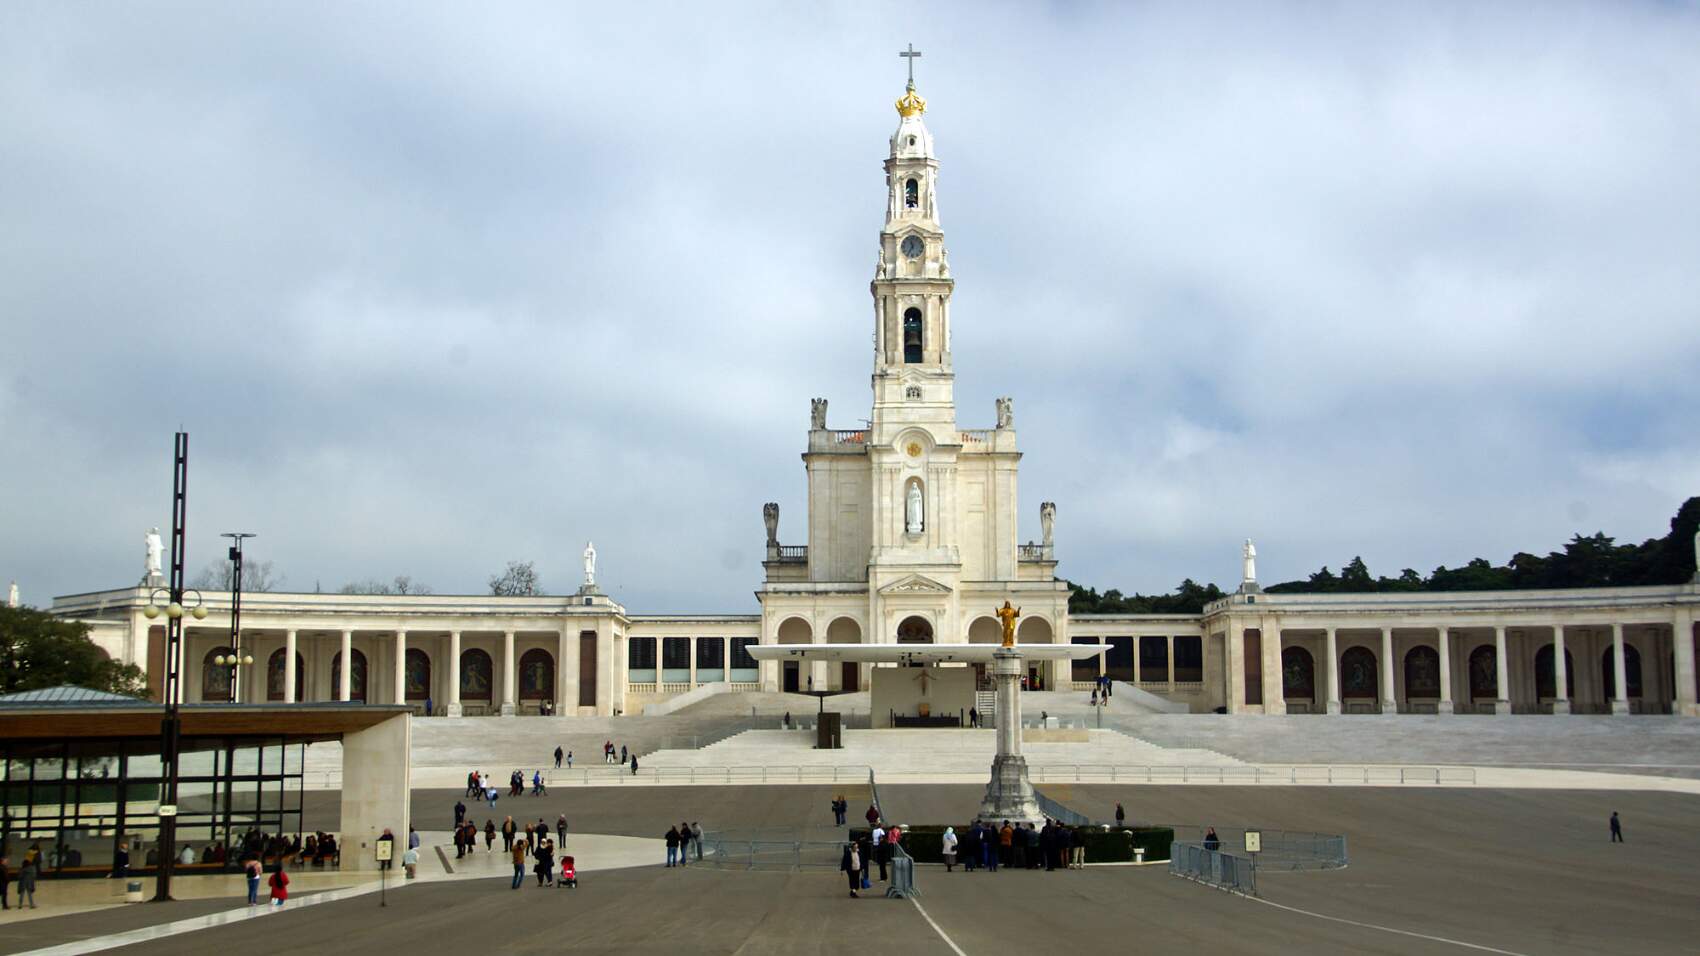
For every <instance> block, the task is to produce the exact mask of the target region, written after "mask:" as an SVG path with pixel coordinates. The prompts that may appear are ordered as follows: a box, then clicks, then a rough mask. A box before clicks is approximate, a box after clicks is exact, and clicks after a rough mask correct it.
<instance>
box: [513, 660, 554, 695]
mask: <svg viewBox="0 0 1700 956" xmlns="http://www.w3.org/2000/svg"><path fill="white" fill-rule="evenodd" d="M519 699H520V700H554V699H555V655H553V654H551V653H549V652H548V651H546V650H544V649H543V648H541V647H534V648H532V649H531V650H529V651H526V652H525V653H524V654H521V655H520V657H519Z"/></svg>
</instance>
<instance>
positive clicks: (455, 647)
mask: <svg viewBox="0 0 1700 956" xmlns="http://www.w3.org/2000/svg"><path fill="white" fill-rule="evenodd" d="M464 712H465V711H463V710H462V709H461V706H460V632H459V631H450V632H449V709H448V715H449V716H450V717H459V716H460V715H461V714H462V713H464Z"/></svg>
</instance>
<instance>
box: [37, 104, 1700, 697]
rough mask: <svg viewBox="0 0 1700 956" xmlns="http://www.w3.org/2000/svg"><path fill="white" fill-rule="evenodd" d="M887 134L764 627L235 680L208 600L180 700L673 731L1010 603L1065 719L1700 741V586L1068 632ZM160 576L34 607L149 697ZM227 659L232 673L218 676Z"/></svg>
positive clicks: (159, 648)
mask: <svg viewBox="0 0 1700 956" xmlns="http://www.w3.org/2000/svg"><path fill="white" fill-rule="evenodd" d="M896 106H897V113H898V123H897V128H896V130H895V131H894V132H893V133H892V135H891V139H890V143H889V151H888V153H887V158H886V161H885V171H886V175H885V186H886V197H885V214H884V225H883V226H882V228H881V229H880V231H879V236H878V245H879V252H878V260H877V265H876V267H875V270H874V276H873V280H872V282H871V283H870V291H871V293H872V298H873V310H872V317H873V330H872V333H873V334H872V340H873V355H872V359H873V368H872V374H871V378H870V381H871V384H872V411H871V415H870V416H869V417H868V418H867V421H868V422H869V424H868V425H867V426H866V427H863V428H852V429H834V428H831V427H829V425H830V421H829V417H828V409H827V403H826V402H825V400H822V399H815V400H814V402H813V408H812V413H811V417H810V422H809V430H808V434H807V444H806V446H805V448H804V451H803V461H804V464H805V473H806V481H807V491H808V494H807V507H808V514H807V516H806V525H805V534H806V537H805V538H804V540H803V542H802V543H796V544H785V543H783V541H782V531H781V529H782V524H781V521H780V514H779V508H778V506H777V505H775V504H771V503H770V504H768V505H765V506H764V507H763V509H762V518H763V521H764V523H765V525H766V534H767V540H766V549H765V559H764V560H763V562H762V569H763V574H762V578H761V581H760V584H759V587H758V589H757V592H756V593H757V597H758V599H759V601H760V604H761V610H760V613H759V614H724V615H688V616H686V615H659V614H642V613H638V612H635V611H631V610H628V609H627V608H625V607H622V606H621V605H619V604H618V603H616V602H614V601H613V600H612V599H611V598H610V597H608V596H607V595H606V594H605V593H604V592H603V591H602V590H601V589H600V588H599V587H598V585H597V583H596V577H595V569H594V563H593V556H591V557H588V558H587V561H586V574H585V581H584V584H583V586H582V587H580V588H578V590H577V591H576V593H574V594H572V595H566V596H547V597H493V596H455V595H435V594H431V595H347V594H284V593H259V594H245V595H243V596H242V599H241V601H242V603H241V631H240V642H239V643H240V650H241V654H240V655H236V654H233V653H232V648H231V643H232V642H231V622H230V612H231V601H230V596H229V595H222V594H210V593H209V594H204V595H199V596H198V597H197V600H198V601H199V602H200V604H199V605H198V606H197V610H198V611H200V612H203V614H204V616H197V617H195V618H194V619H193V620H191V621H185V627H184V629H183V631H184V635H185V638H184V645H183V648H182V655H183V658H182V660H181V661H180V666H181V667H182V671H183V673H184V675H185V681H184V687H183V694H184V695H185V697H186V698H187V699H189V700H193V701H229V700H236V701H244V702H265V701H280V702H298V701H363V702H372V703H386V704H390V703H395V704H405V705H408V706H411V707H412V708H413V709H414V710H415V711H416V712H417V713H420V714H422V715H424V714H428V715H431V716H450V717H458V716H477V715H518V714H540V713H541V714H562V715H587V716H588V715H618V714H636V713H665V712H669V711H670V710H671V709H673V708H676V707H678V706H681V705H683V704H685V703H689V702H692V701H695V700H698V699H701V698H703V697H705V696H708V695H712V694H721V693H734V694H735V693H739V692H748V691H757V690H765V691H793V692H797V691H807V690H842V691H856V690H863V689H866V688H867V685H868V683H869V672H868V668H870V667H873V666H877V665H873V664H868V663H856V662H854V661H849V660H845V661H838V662H825V661H814V662H803V661H796V660H766V661H761V662H759V663H758V662H757V661H756V660H755V659H754V658H753V657H752V656H751V655H750V654H749V652H748V649H749V647H750V646H751V645H753V644H762V645H769V644H820V643H826V644H858V643H889V644H906V643H908V644H948V643H987V644H990V643H996V642H998V641H999V639H1000V632H1001V629H1000V625H999V622H998V620H997V618H996V617H994V616H993V611H994V608H996V607H997V606H998V605H999V604H1000V603H1001V602H1003V601H1005V600H1008V601H1011V602H1013V603H1014V604H1015V605H1018V606H1019V607H1020V608H1021V618H1020V625H1019V634H1018V638H1017V639H1018V640H1019V642H1020V643H1022V644H1045V643H1078V644H1105V645H1108V647H1109V651H1108V652H1107V653H1105V654H1103V655H1101V656H1098V657H1091V658H1088V659H1085V660H1075V661H1064V660H1056V661H1032V662H1029V663H1030V669H1029V673H1028V674H1027V675H1026V677H1027V680H1026V683H1027V686H1029V687H1031V688H1042V689H1061V690H1068V689H1078V690H1080V691H1081V692H1082V693H1084V692H1086V690H1087V689H1088V688H1090V687H1092V686H1093V684H1094V682H1095V681H1096V680H1097V679H1098V678H1099V677H1101V676H1107V677H1109V678H1111V679H1112V680H1115V681H1119V682H1124V683H1125V685H1126V691H1125V693H1126V694H1127V695H1128V696H1130V697H1132V698H1133V699H1135V700H1137V701H1140V702H1142V703H1144V704H1145V705H1147V706H1148V707H1149V708H1150V709H1151V710H1152V711H1154V712H1158V711H1162V712H1192V713H1212V712H1225V713H1259V714H1283V713H1292V714H1298V713H1306V714H1321V715H1327V714H1346V715H1350V714H1393V713H1430V714H1480V715H1496V714H1511V713H1545V714H1555V715H1563V714H1570V713H1601V714H1623V715H1629V714H1636V713H1678V714H1684V715H1689V716H1700V709H1697V705H1696V687H1697V682H1696V670H1695V621H1696V616H1697V614H1700V581H1696V582H1691V583H1689V584H1686V585H1672V586H1660V587H1625V588H1598V589H1594V588H1590V589H1574V590H1538V591H1491V592H1479V593H1467V592H1446V593H1398V594H1385V593H1383V594H1313V595H1305V594H1291V593H1286V594H1266V593H1264V592H1263V591H1262V590H1261V589H1260V588H1259V586H1258V582H1257V575H1256V567H1255V558H1254V553H1253V550H1252V548H1251V545H1250V542H1246V544H1245V547H1244V553H1243V555H1242V560H1243V565H1242V572H1241V575H1240V578H1241V580H1240V584H1239V587H1238V588H1237V589H1236V590H1235V591H1234V593H1232V594H1231V595H1229V596H1228V597H1226V598H1224V599H1223V600H1221V601H1218V602H1216V603H1215V604H1213V605H1211V606H1209V607H1206V608H1205V609H1204V611H1203V613H1202V614H1197V615H1079V614H1076V615H1071V614H1070V613H1069V610H1068V597H1069V591H1068V586H1067V584H1066V583H1065V582H1064V581H1063V580H1061V579H1060V578H1058V576H1057V573H1056V572H1057V564H1058V558H1057V553H1056V548H1057V545H1056V543H1055V540H1054V530H1055V520H1056V517H1057V508H1056V506H1055V505H1053V504H1052V503H1050V502H1042V503H1040V504H1039V505H1038V516H1039V519H1040V527H1041V528H1042V530H1043V536H1042V540H1040V541H1037V542H1030V543H1025V544H1024V543H1020V542H1019V541H1018V539H1017V535H1016V527H1017V521H1016V518H1017V514H1018V500H1017V490H1018V482H1017V475H1018V471H1019V465H1020V461H1021V452H1020V450H1019V446H1018V443H1017V438H1016V428H1015V411H1014V402H1013V400H1012V399H1010V398H1000V399H998V400H997V402H996V404H995V406H994V407H993V408H991V409H987V410H986V411H987V412H988V413H990V414H989V417H990V418H991V427H982V428H964V427H961V424H960V423H959V420H958V416H957V408H956V401H955V374H956V373H955V367H954V364H953V362H952V357H951V337H952V315H951V292H952V289H953V287H954V279H953V278H952V277H951V269H950V261H949V255H948V253H947V250H946V246H945V235H944V229H943V225H942V220H941V216H940V212H939V208H940V206H939V160H938V158H937V156H936V154H935V152H934V146H933V137H932V134H931V132H930V131H929V130H928V129H927V126H926V123H925V121H924V115H925V113H926V108H927V104H926V102H925V100H923V99H922V98H921V96H920V95H919V93H918V92H917V91H916V89H915V86H914V83H913V80H911V82H910V84H909V86H908V88H907V89H906V90H905V92H904V94H903V96H902V97H901V98H900V99H898V100H897V103H896ZM968 334H972V333H971V332H970V333H968ZM799 401H800V399H799ZM861 417H862V416H861V410H860V409H857V413H856V418H857V419H858V420H860V419H861ZM981 421H984V419H982V420H981ZM1073 504H1074V506H1075V507H1077V508H1081V509H1082V510H1089V509H1090V503H1089V502H1076V503H1073ZM1065 520H1066V513H1065ZM752 524H753V521H752ZM1697 547H1700V544H1697ZM157 575H158V562H157V555H156V554H150V559H149V564H148V566H147V568H146V571H145V575H144V578H143V580H142V582H141V583H140V584H139V585H136V586H129V587H122V588H117V589H113V590H105V591H94V592H89V593H84V594H75V595H69V596H64V597H58V598H55V599H54V601H53V606H52V611H53V613H55V614H56V615H59V616H61V617H64V618H68V619H74V620H78V621H84V622H87V623H88V624H89V625H90V627H91V636H92V637H93V638H94V639H95V640H96V641H97V643H99V644H100V645H101V646H102V647H103V648H104V649H105V650H106V651H107V653H108V654H110V655H111V656H113V657H114V658H118V659H122V660H125V661H130V662H134V663H136V664H138V665H140V666H142V667H143V668H144V669H145V670H146V671H147V673H148V675H149V679H150V681H151V682H152V685H153V687H154V689H155V693H156V695H157V694H158V693H160V692H161V690H160V689H161V687H162V686H163V684H162V681H161V677H160V675H161V674H162V672H163V671H164V669H165V666H164V665H165V654H166V643H165V627H164V626H163V624H162V623H160V622H158V621H157V617H158V608H157V602H158V600H159V597H158V590H159V589H158V584H160V583H162V582H161V581H160V580H159V579H158V577H157ZM1087 577H1090V575H1087ZM13 600H14V603H15V597H14V599H13ZM233 657H235V658H237V660H239V661H243V662H244V663H239V664H237V665H234V666H231V665H229V664H228V663H227V662H228V661H229V660H230V659H231V658H233ZM248 658H252V660H253V663H252V664H247V663H245V661H246V659H248Z"/></svg>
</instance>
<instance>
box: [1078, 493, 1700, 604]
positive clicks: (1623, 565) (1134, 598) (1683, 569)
mask: <svg viewBox="0 0 1700 956" xmlns="http://www.w3.org/2000/svg"><path fill="white" fill-rule="evenodd" d="M1697 530H1700V497H1695V498H1690V499H1688V500H1687V501H1685V502H1683V503H1682V507H1681V508H1678V509H1677V512H1676V515H1675V516H1674V517H1672V518H1671V520H1670V532H1669V533H1668V534H1666V535H1665V536H1664V537H1660V538H1648V539H1647V540H1646V541H1643V542H1641V543H1640V544H1618V543H1617V541H1616V539H1614V538H1612V537H1611V536H1610V535H1607V534H1606V533H1605V532H1603V531H1596V532H1594V533H1593V534H1587V535H1585V534H1577V535H1575V536H1574V537H1572V538H1571V539H1570V541H1568V542H1567V543H1566V544H1565V545H1564V548H1563V549H1562V550H1559V551H1551V552H1548V553H1547V554H1545V555H1539V554H1534V553H1531V552H1527V551H1519V552H1517V553H1516V554H1514V555H1512V556H1511V558H1510V559H1509V560H1507V561H1506V562H1505V563H1504V564H1494V563H1493V562H1492V561H1489V560H1488V559H1486V558H1476V559H1474V560H1472V561H1469V562H1467V563H1465V564H1464V565H1462V566H1460V567H1456V568H1448V567H1446V566H1444V565H1442V566H1441V567H1438V568H1435V569H1434V570H1433V571H1432V572H1430V573H1429V574H1427V575H1423V574H1420V573H1418V572H1417V571H1416V570H1414V569H1412V568H1405V569H1404V570H1402V571H1401V572H1400V573H1399V575H1398V576H1397V577H1388V576H1386V575H1380V576H1377V575H1373V574H1371V573H1370V570H1369V567H1368V565H1366V564H1365V563H1364V560H1363V558H1361V557H1353V558H1352V560H1350V561H1348V562H1346V564H1345V565H1344V566H1343V567H1341V569H1340V572H1339V573H1338V574H1336V573H1334V572H1333V571H1332V570H1330V569H1329V568H1328V566H1327V565H1324V566H1323V567H1322V568H1321V569H1320V570H1318V571H1316V572H1314V573H1313V574H1311V575H1310V576H1309V577H1307V578H1305V579H1304V580H1302V581H1283V582H1281V583H1279V584H1272V585H1269V586H1268V587H1265V588H1264V589H1263V590H1265V591H1267V592H1270V593H1273V594H1284V593H1298V594H1351V593H1366V594H1367V593H1376V592H1399V591H1507V590H1540V589H1547V588H1598V587H1633V586H1638V585H1659V584H1684V583H1686V582H1688V581H1691V580H1693V579H1694V573H1695V564H1694V535H1695V532H1696V531H1697ZM1068 586H1069V599H1068V609H1069V612H1070V613H1073V614H1198V613H1201V612H1202V611H1203V610H1204V606H1205V605H1206V604H1209V603H1210V602H1211V601H1215V600H1217V599H1219V598H1221V597H1223V595H1224V592H1223V591H1222V590H1221V589H1220V588H1218V587H1217V586H1216V585H1214V584H1210V585H1200V584H1198V583H1197V582H1195V581H1193V580H1192V579H1191V578H1188V579H1186V580H1185V581H1182V582H1181V585H1180V587H1178V588H1176V589H1175V593H1173V594H1152V595H1146V594H1138V593H1135V594H1131V595H1123V594H1122V593H1121V592H1120V591H1118V590H1116V589H1114V588H1112V589H1110V590H1108V591H1105V592H1104V593H1103V594H1099V593H1098V592H1097V590H1095V589H1093V588H1087V587H1081V586H1080V585H1078V584H1075V583H1073V582H1072V581H1071V582H1068Z"/></svg>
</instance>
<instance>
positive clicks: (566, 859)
mask: <svg viewBox="0 0 1700 956" xmlns="http://www.w3.org/2000/svg"><path fill="white" fill-rule="evenodd" d="M555 885H556V886H570V887H572V888H573V889H578V868H577V867H575V866H574V865H573V858H572V857H570V856H563V857H561V881H560V882H559V883H557V884H555Z"/></svg>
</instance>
